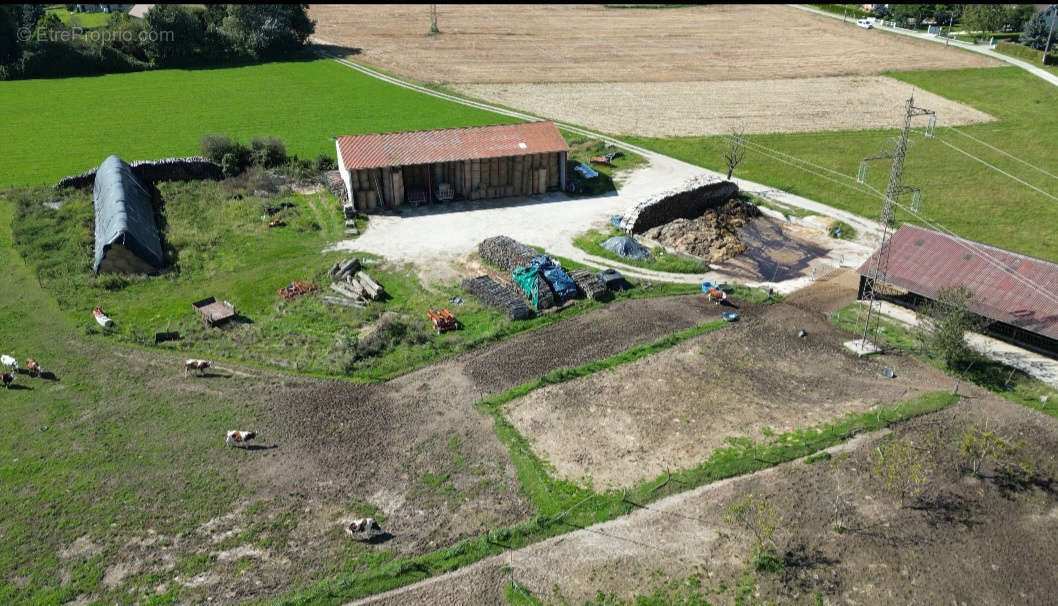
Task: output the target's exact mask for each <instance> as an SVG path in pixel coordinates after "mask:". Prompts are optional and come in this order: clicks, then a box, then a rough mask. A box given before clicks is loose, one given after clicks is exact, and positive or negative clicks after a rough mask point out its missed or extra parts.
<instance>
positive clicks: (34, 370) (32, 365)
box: [26, 358, 44, 377]
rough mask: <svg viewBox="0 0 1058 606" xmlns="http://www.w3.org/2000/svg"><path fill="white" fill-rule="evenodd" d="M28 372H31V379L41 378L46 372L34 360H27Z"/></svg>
mask: <svg viewBox="0 0 1058 606" xmlns="http://www.w3.org/2000/svg"><path fill="white" fill-rule="evenodd" d="M26 371H27V372H29V375H30V376H31V377H39V376H40V375H41V374H42V373H43V372H44V369H43V368H41V367H40V364H38V363H37V361H36V360H34V359H33V358H26Z"/></svg>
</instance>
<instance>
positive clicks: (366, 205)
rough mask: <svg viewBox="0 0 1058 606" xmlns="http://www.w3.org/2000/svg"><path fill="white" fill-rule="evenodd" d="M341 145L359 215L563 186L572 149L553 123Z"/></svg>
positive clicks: (367, 138)
mask: <svg viewBox="0 0 1058 606" xmlns="http://www.w3.org/2000/svg"><path fill="white" fill-rule="evenodd" d="M336 147H337V150H338V169H339V171H340V172H341V175H342V181H344V182H345V189H346V193H347V194H348V196H349V200H350V202H352V203H353V204H354V205H355V206H356V209H357V210H372V209H376V208H384V209H390V208H396V207H398V206H401V205H402V204H406V203H410V204H415V205H419V204H433V203H435V202H445V201H448V200H457V199H461V200H480V199H482V198H503V197H508V196H527V195H532V194H542V193H544V192H546V191H551V190H555V189H562V190H564V189H565V187H566V154H567V153H568V152H569V146H568V145H567V144H566V141H565V140H564V139H563V138H562V135H561V134H560V133H559V132H558V128H557V127H556V126H555V125H554V124H553V123H551V122H527V123H522V124H503V125H497V126H474V127H469V128H445V129H439V130H420V131H409V132H397V133H385V134H371V135H351V136H344V137H338V138H337V142H336Z"/></svg>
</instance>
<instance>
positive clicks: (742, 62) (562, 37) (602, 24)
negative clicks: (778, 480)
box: [310, 4, 998, 84]
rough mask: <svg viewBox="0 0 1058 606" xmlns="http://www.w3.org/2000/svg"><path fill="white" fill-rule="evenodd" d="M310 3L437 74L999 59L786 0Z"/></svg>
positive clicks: (650, 78)
mask: <svg viewBox="0 0 1058 606" xmlns="http://www.w3.org/2000/svg"><path fill="white" fill-rule="evenodd" d="M437 10H438V25H439V28H440V30H441V32H442V33H441V34H440V35H435V36H429V35H427V31H428V28H429V25H430V21H429V18H430V17H429V7H428V6H427V5H423V4H420V5H321V4H314V5H312V6H311V9H310V16H311V17H312V18H313V19H316V21H317V25H316V36H317V37H318V38H319V39H321V40H325V41H328V42H332V43H336V44H341V45H344V46H347V47H351V48H356V49H360V50H359V52H358V53H357V54H356V55H355V58H356V59H357V60H361V61H364V62H366V63H369V64H371V65H375V66H378V67H381V68H383V69H386V70H389V71H392V72H395V73H397V74H399V75H402V76H406V77H410V78H414V79H416V80H419V81H423V82H435V83H448V84H452V83H498V82H704V81H720V80H770V79H774V78H808V77H818V76H851V75H873V74H878V73H881V72H882V71H889V70H893V71H899V70H923V69H956V68H964V67H989V66H994V65H998V63H997V62H996V61H993V60H991V59H988V58H986V57H981V56H977V55H975V54H972V53H966V52H960V51H955V50H953V49H945V48H942V47H938V46H937V45H934V44H930V43H928V42H921V41H917V40H910V39H905V38H902V37H899V36H892V35H886V34H883V33H881V32H873V31H866V30H860V29H858V28H855V27H854V26H851V25H847V24H842V23H840V22H836V21H834V20H832V19H827V18H824V17H818V16H816V15H812V14H809V13H807V12H805V11H799V10H797V9H793V8H789V7H785V6H779V5H706V6H695V7H684V8H676V9H664V10H657V9H611V8H605V7H603V6H602V5H487V4H482V5H438V9H437Z"/></svg>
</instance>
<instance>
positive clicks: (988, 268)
mask: <svg viewBox="0 0 1058 606" xmlns="http://www.w3.org/2000/svg"><path fill="white" fill-rule="evenodd" d="M877 255H878V252H877V251H876V252H875V253H874V254H873V255H871V256H870V258H868V259H867V260H866V261H865V262H864V263H863V265H861V266H860V268H859V270H858V273H859V274H860V291H859V298H861V299H862V298H863V294H864V286H865V282H866V280H867V276H868V275H869V274H870V272H871V268H872V265H873V264H874V263H875V258H876V257H877ZM886 265H887V267H886V271H885V272H884V273H882V272H880V273H879V277H878V281H879V283H880V284H879V290H878V291H877V296H878V298H881V299H886V300H889V301H892V302H894V303H897V304H900V305H904V306H906V307H912V308H914V307H917V306H918V305H919V304H920V303H922V302H923V301H925V300H927V299H933V298H935V297H936V296H937V294H938V293H939V292H940V291H942V290H945V289H947V288H952V287H955V286H958V285H960V284H962V285H965V286H966V287H967V288H969V289H970V290H971V291H972V292H973V294H974V298H973V300H972V301H971V302H970V304H969V305H968V306H967V307H968V309H969V310H970V311H972V312H973V313H975V314H978V315H980V316H983V317H985V318H988V319H989V320H992V321H993V322H992V324H990V325H989V326H988V327H987V328H986V329H985V330H984V331H983V332H985V333H986V334H989V335H992V336H994V337H996V338H997V339H1002V340H1004V341H1009V342H1011V343H1014V344H1016V345H1022V346H1025V347H1028V348H1030V349H1035V350H1037V351H1041V352H1043V353H1047V354H1050V355H1052V356H1053V355H1056V354H1058V265H1055V264H1054V263H1050V262H1048V261H1042V260H1040V259H1034V258H1032V257H1028V256H1025V255H1019V254H1017V253H1013V252H1010V251H1008V250H1003V249H1002V248H996V247H994V246H988V245H986V244H981V243H978V242H974V241H972V240H966V239H963V238H958V237H955V236H949V235H947V234H942V233H940V232H935V231H932V230H929V229H924V228H921V227H916V226H914V225H902V226H901V227H900V229H898V230H897V231H896V233H894V234H893V236H892V238H891V240H890V244H889V260H888V262H887V263H886ZM886 285H888V286H890V287H892V286H895V287H896V288H895V289H894V288H887V287H886Z"/></svg>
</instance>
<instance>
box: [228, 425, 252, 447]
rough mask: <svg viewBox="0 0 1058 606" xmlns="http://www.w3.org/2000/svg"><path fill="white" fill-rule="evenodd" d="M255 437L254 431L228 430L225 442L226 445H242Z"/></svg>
mask: <svg viewBox="0 0 1058 606" xmlns="http://www.w3.org/2000/svg"><path fill="white" fill-rule="evenodd" d="M256 437H257V432H256V431H246V430H243V429H240V430H237V431H229V432H228V435H227V438H226V439H225V442H227V444H228V446H239V447H244V446H246V443H247V442H249V441H250V440H252V439H254V438H256Z"/></svg>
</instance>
